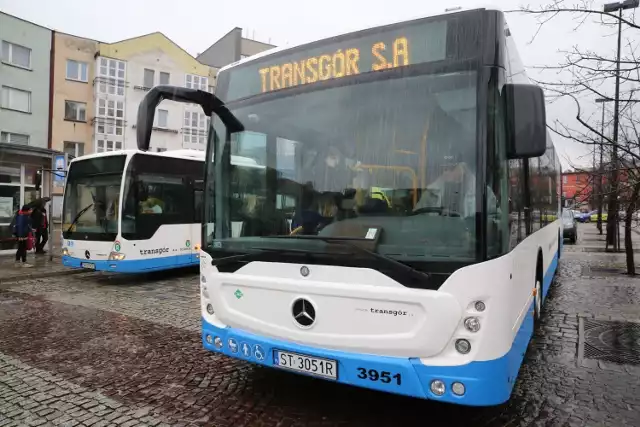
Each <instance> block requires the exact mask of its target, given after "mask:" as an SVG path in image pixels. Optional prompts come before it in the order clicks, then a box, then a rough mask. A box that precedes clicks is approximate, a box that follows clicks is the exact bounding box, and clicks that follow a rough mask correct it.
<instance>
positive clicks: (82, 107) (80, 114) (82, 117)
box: [64, 101, 87, 122]
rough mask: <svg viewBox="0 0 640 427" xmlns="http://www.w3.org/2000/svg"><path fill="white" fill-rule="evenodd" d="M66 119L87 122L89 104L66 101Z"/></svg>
mask: <svg viewBox="0 0 640 427" xmlns="http://www.w3.org/2000/svg"><path fill="white" fill-rule="evenodd" d="M64 119H65V120H71V121H74V122H86V121H87V104H86V103H84V102H76V101H64Z"/></svg>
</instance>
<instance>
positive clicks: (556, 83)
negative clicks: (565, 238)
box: [509, 0, 640, 274]
mask: <svg viewBox="0 0 640 427" xmlns="http://www.w3.org/2000/svg"><path fill="white" fill-rule="evenodd" d="M601 7H602V5H601V3H600V2H594V1H593V0H573V1H572V2H571V3H570V2H568V1H564V0H553V1H550V2H549V3H548V4H546V5H543V6H539V7H529V6H526V7H522V8H520V9H518V10H517V11H509V12H519V13H526V14H529V15H533V16H535V19H536V20H537V23H538V26H537V31H536V32H535V34H534V36H533V38H532V40H531V41H530V43H535V40H536V38H537V37H538V35H539V34H540V33H541V31H543V30H544V29H545V27H546V26H549V25H551V24H550V23H551V22H553V21H554V19H557V18H558V17H560V16H563V17H566V16H569V17H571V19H572V22H574V23H575V25H574V27H573V28H572V30H573V31H575V32H579V31H581V30H582V29H584V27H585V26H586V24H589V25H592V24H594V23H595V24H597V25H598V26H599V28H601V29H604V30H606V31H608V30H610V32H611V34H612V35H615V36H616V37H617V35H618V30H619V28H620V30H621V33H620V34H621V38H620V40H621V46H620V52H621V53H620V58H619V61H618V58H617V49H616V48H617V45H616V43H615V38H611V41H612V42H611V48H610V49H607V51H606V52H600V51H598V50H597V49H595V48H593V47H591V46H588V45H576V46H573V47H572V48H571V49H568V50H560V51H559V52H560V53H562V56H563V60H562V61H561V62H560V63H556V64H543V65H541V66H538V67H535V68H536V69H538V70H539V72H540V75H542V76H543V77H542V78H540V79H533V80H534V81H536V82H537V83H538V84H540V85H541V86H542V87H543V88H544V89H545V91H546V94H547V97H548V99H549V101H550V102H557V101H559V100H561V99H569V100H570V101H571V102H572V104H573V105H575V108H576V116H575V120H574V121H573V122H572V123H566V122H562V121H560V120H556V121H554V122H553V123H549V125H548V126H549V128H550V130H551V131H552V132H553V133H555V134H556V135H558V136H561V137H563V138H565V139H567V140H570V141H575V142H578V143H580V144H582V145H583V146H585V147H587V148H588V150H589V151H590V153H591V154H592V155H593V157H594V158H596V157H599V156H602V157H603V158H607V159H609V160H608V162H607V167H606V168H605V167H604V165H602V164H601V165H600V166H599V167H598V168H594V170H593V171H592V178H591V179H592V181H593V182H592V184H596V185H593V187H594V190H593V191H594V192H596V193H597V198H598V199H599V200H603V199H607V204H608V209H607V210H608V220H607V248H608V247H609V246H611V247H612V248H613V250H617V248H618V247H619V241H618V237H617V235H618V227H617V225H618V213H619V211H620V206H622V207H623V209H624V211H625V215H624V218H623V220H624V224H625V228H624V229H625V235H624V243H625V250H626V257H627V273H628V274H635V267H634V259H633V245H632V240H631V232H632V217H633V214H634V213H635V212H636V211H637V210H638V209H639V208H640V203H639V198H640V171H639V169H638V165H639V163H640V132H639V131H640V126H639V125H640V124H639V123H638V120H639V117H638V114H637V112H636V107H638V103H639V102H640V98H639V95H640V93H639V92H640V62H639V61H638V47H639V43H640V26H639V25H638V24H636V20H635V14H634V13H633V11H631V12H629V13H625V14H624V15H618V14H617V13H608V12H604V11H603V9H601ZM616 78H618V79H619V82H620V84H619V86H618V87H619V94H618V97H617V98H618V103H619V108H618V111H619V114H618V116H617V117H614V119H613V120H612V119H611V118H605V119H604V120H603V119H598V118H597V114H594V105H595V102H594V101H595V99H596V98H600V99H601V100H603V101H614V98H615V95H612V94H613V93H618V92H616V91H614V88H615V81H616ZM602 108H604V106H602ZM603 117H604V115H603ZM611 128H614V130H615V129H617V131H616V132H615V135H616V136H617V140H616V138H614V137H613V136H612V135H613V134H614V131H612V132H611V134H610V133H609V132H607V131H606V129H611ZM596 178H597V182H596ZM605 178H606V181H607V183H608V187H609V188H608V189H606V188H605V186H604V185H603V181H604V180H605ZM600 209H602V208H600Z"/></svg>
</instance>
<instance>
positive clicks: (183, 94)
mask: <svg viewBox="0 0 640 427" xmlns="http://www.w3.org/2000/svg"><path fill="white" fill-rule="evenodd" d="M163 99H169V100H171V101H176V102H183V103H187V104H198V105H199V106H200V107H202V110H203V111H204V113H205V114H206V115H207V116H209V117H211V115H212V114H216V115H217V116H218V117H220V120H222V123H224V125H225V126H226V127H227V129H228V130H229V132H231V133H233V132H240V131H242V130H244V126H243V125H242V123H240V121H238V119H236V117H235V116H234V115H233V114H232V113H231V112H230V111H229V110H228V109H227V107H225V105H224V103H223V102H222V101H221V100H220V99H219V98H218V97H217V96H215V95H214V94H212V93H209V92H205V91H202V90H196V89H189V88H184V87H177V86H169V85H160V86H155V87H153V88H152V89H151V90H149V91H148V92H147V94H146V95H145V97H144V98H143V99H142V101H141V102H140V105H139V106H138V118H137V120H136V139H137V142H138V149H140V150H142V151H147V150H148V149H149V144H150V143H151V131H152V130H153V120H154V116H155V114H156V107H157V106H158V104H160V102H162V100H163Z"/></svg>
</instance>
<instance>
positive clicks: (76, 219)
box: [65, 203, 94, 233]
mask: <svg viewBox="0 0 640 427" xmlns="http://www.w3.org/2000/svg"><path fill="white" fill-rule="evenodd" d="M93 205H94V203H91V204H90V205H89V206H87V207H84V208H82V209H80V212H78V214H77V215H76V216H75V217H74V218H73V221H71V224H69V228H67V231H66V232H65V233H70V232H71V229H72V228H73V226H74V225H76V222H78V220H79V219H80V217H81V216H82V215H83V214H84V213H85V212H86V211H88V210H89V209H90V208H91V207H92V206H93Z"/></svg>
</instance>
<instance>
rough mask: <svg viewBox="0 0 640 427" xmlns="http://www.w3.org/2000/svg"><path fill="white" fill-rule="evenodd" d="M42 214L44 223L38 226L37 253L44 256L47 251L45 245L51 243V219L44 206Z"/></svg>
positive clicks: (41, 210)
mask: <svg viewBox="0 0 640 427" xmlns="http://www.w3.org/2000/svg"><path fill="white" fill-rule="evenodd" d="M40 212H41V214H42V221H41V222H40V223H39V224H40V225H38V230H37V231H36V242H37V244H36V253H37V254H44V253H46V251H45V250H44V245H46V244H47V242H48V241H49V219H48V218H47V208H46V206H45V205H42V208H41V209H40Z"/></svg>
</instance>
